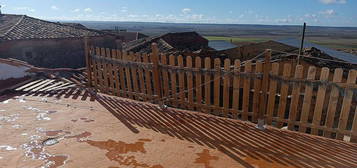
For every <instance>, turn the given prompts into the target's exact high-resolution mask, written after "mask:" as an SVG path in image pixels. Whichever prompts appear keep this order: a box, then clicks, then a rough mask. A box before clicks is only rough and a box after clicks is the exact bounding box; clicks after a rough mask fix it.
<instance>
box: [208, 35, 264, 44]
mask: <svg viewBox="0 0 357 168" xmlns="http://www.w3.org/2000/svg"><path fill="white" fill-rule="evenodd" d="M204 37H205V38H206V39H207V40H225V41H232V42H233V43H241V42H255V43H257V42H263V41H268V40H270V39H268V38H255V37H224V36H204Z"/></svg>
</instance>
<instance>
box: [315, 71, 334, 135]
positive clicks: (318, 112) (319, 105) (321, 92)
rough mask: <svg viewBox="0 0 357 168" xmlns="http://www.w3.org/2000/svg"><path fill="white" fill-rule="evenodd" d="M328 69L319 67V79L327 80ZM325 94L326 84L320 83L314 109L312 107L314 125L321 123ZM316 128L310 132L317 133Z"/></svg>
mask: <svg viewBox="0 0 357 168" xmlns="http://www.w3.org/2000/svg"><path fill="white" fill-rule="evenodd" d="M329 73H330V69H328V68H326V67H324V68H322V69H321V75H320V81H322V82H323V81H327V80H328V77H329ZM325 95H326V85H320V86H319V89H318V91H317V97H316V103H315V109H314V117H313V120H312V124H313V125H315V126H318V125H320V124H321V116H322V109H323V105H324V100H325ZM318 131H319V130H318V129H316V128H313V129H312V130H311V134H313V135H317V134H318Z"/></svg>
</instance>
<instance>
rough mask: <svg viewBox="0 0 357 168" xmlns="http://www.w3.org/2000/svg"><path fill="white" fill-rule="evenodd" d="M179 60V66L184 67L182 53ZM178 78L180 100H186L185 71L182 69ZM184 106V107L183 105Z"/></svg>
mask: <svg viewBox="0 0 357 168" xmlns="http://www.w3.org/2000/svg"><path fill="white" fill-rule="evenodd" d="M177 62H178V66H179V67H181V68H183V67H184V64H183V57H182V55H179V56H178V57H177ZM178 79H179V91H180V93H179V97H180V101H185V99H186V98H185V97H186V96H185V95H186V94H185V74H184V72H183V71H180V72H179V73H178ZM181 107H183V105H181ZM183 108H184V107H183Z"/></svg>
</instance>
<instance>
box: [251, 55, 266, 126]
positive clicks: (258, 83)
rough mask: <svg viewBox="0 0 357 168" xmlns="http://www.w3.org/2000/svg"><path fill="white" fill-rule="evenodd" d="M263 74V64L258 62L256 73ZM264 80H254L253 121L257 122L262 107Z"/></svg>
mask: <svg viewBox="0 0 357 168" xmlns="http://www.w3.org/2000/svg"><path fill="white" fill-rule="evenodd" d="M262 72H263V63H262V62H257V63H256V65H255V73H257V74H261V73H262ZM261 82H262V80H261V79H259V78H255V79H254V93H253V116H252V121H253V122H256V121H257V119H258V115H259V108H260V106H261V104H260V102H259V99H260V90H261V84H262V83H261Z"/></svg>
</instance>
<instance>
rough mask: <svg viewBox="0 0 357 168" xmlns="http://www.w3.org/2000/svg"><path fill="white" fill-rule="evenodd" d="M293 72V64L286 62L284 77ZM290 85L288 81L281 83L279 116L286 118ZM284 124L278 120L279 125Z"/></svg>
mask: <svg viewBox="0 0 357 168" xmlns="http://www.w3.org/2000/svg"><path fill="white" fill-rule="evenodd" d="M290 74H291V65H290V64H285V65H284V69H283V78H289V77H290ZM288 91H289V85H288V84H287V83H282V84H281V90H280V99H279V108H278V109H279V110H278V118H279V119H284V118H285V110H286V103H287V97H288ZM282 126H283V123H282V122H278V124H277V127H278V128H280V127H282Z"/></svg>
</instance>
